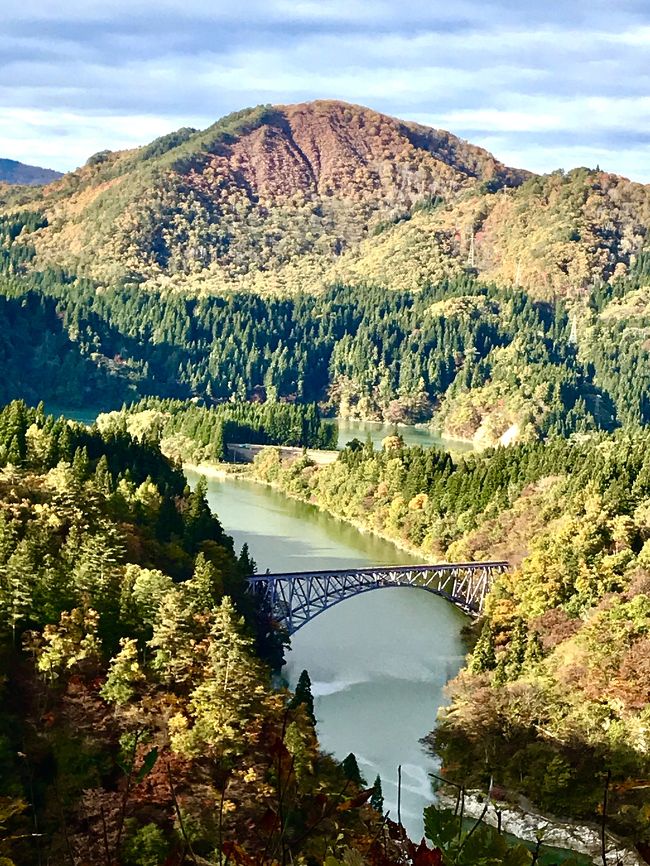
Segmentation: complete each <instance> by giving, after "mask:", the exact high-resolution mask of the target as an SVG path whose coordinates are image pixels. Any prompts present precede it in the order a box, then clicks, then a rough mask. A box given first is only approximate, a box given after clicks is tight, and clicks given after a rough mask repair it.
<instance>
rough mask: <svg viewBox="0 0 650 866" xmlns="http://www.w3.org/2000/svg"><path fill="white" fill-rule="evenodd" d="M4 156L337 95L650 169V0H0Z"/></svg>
mask: <svg viewBox="0 0 650 866" xmlns="http://www.w3.org/2000/svg"><path fill="white" fill-rule="evenodd" d="M0 69H1V70H2V72H1V74H0V157H9V158H13V159H20V160H22V161H24V162H29V163H35V164H38V165H45V166H48V167H52V168H58V169H60V170H66V169H71V168H74V167H75V166H77V165H80V164H81V163H83V162H85V160H86V159H87V157H88V156H89V155H90V154H91V153H94V152H95V151H97V150H103V149H104V148H111V149H118V148H122V147H131V146H135V145H138V144H144V143H146V142H147V141H150V140H151V139H153V138H155V137H156V136H158V135H161V134H163V133H165V132H169V131H170V130H172V129H176V128H178V127H179V126H196V127H204V126H207V125H208V124H210V123H212V122H213V121H214V120H216V119H217V118H218V117H220V116H221V115H223V114H226V113H228V112H229V111H233V110H236V109H239V108H243V107H245V106H248V105H256V104H258V103H266V102H273V103H278V102H280V103H288V102H301V101H304V100H308V99H315V98H337V99H344V100H347V101H349V102H355V103H360V104H362V105H368V106H370V107H372V108H375V109H377V110H380V111H384V112H386V113H389V114H394V115H396V116H398V117H402V118H406V119H412V120H417V121H419V122H421V123H426V124H429V125H431V126H436V127H441V128H443V129H448V130H450V131H451V132H454V133H456V134H457V135H460V136H462V137H463V138H467V139H469V140H470V141H472V142H475V143H477V144H481V145H483V146H484V147H487V148H488V149H489V150H491V151H492V152H493V153H494V154H495V155H496V156H498V157H499V158H500V159H502V160H503V161H504V162H506V163H508V164H510V165H515V166H519V167H524V168H529V169H531V170H533V171H551V170H553V169H555V168H560V167H562V168H571V167H572V166H576V165H588V166H595V165H596V164H599V165H600V166H601V168H605V169H607V170H610V171H615V172H618V173H620V174H624V175H626V176H628V177H631V178H633V179H635V180H639V181H643V182H647V183H650V160H649V159H648V153H649V145H650V0H608V2H603V0H572V2H571V0H567V2H562V3H560V2H556V0H548V2H539V0H536V2H530V0H528V2H526V0H494V2H492V0H445V2H441V0H320V2H315V0H295V2H290V0H239V2H233V0H228V2H222V0H183V2H180V0H155V2H153V0H102V2H96V0H57V2H49V0H4V3H2V4H0Z"/></svg>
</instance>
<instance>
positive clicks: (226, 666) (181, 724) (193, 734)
mask: <svg viewBox="0 0 650 866" xmlns="http://www.w3.org/2000/svg"><path fill="white" fill-rule="evenodd" d="M242 625H243V623H242V621H241V620H240V619H238V618H237V616H236V612H235V609H234V607H233V604H232V602H231V600H230V598H228V596H224V598H223V599H222V601H221V604H220V605H219V607H217V608H216V609H215V610H214V613H213V624H212V628H211V629H210V637H209V642H208V650H207V655H208V660H209V664H208V665H207V668H206V670H205V672H204V676H205V679H204V681H203V682H201V683H199V685H198V686H196V687H195V688H194V689H193V690H192V692H191V694H190V697H189V702H188V715H189V718H188V716H186V715H184V714H177V715H176V716H174V717H173V718H172V720H171V721H170V732H171V740H172V745H173V747H174V748H175V749H177V750H178V751H180V752H182V753H184V754H189V755H196V754H206V753H212V754H215V755H218V754H227V753H232V752H234V753H237V752H238V751H240V749H241V748H242V744H243V740H244V734H245V730H246V725H247V723H248V722H249V721H250V720H251V718H252V717H253V716H254V715H255V714H256V712H257V710H258V706H259V701H260V699H261V698H262V697H263V695H264V693H265V689H264V685H263V679H262V677H261V671H260V669H259V664H258V663H257V662H256V660H255V658H254V656H253V642H252V640H251V639H250V638H248V637H246V636H244V634H243V632H242Z"/></svg>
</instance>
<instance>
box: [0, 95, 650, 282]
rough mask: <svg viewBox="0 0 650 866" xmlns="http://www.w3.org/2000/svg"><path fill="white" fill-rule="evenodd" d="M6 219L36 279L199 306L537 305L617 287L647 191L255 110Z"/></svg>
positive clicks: (326, 111)
mask: <svg viewBox="0 0 650 866" xmlns="http://www.w3.org/2000/svg"><path fill="white" fill-rule="evenodd" d="M4 199H5V201H4V209H5V210H13V209H16V207H17V206H20V207H28V208H30V209H36V210H40V211H42V212H43V213H44V214H45V215H46V217H47V219H48V222H49V225H48V227H47V228H45V229H42V230H40V231H39V232H38V233H37V234H36V235H34V236H33V237H31V238H30V243H33V244H34V245H35V246H36V249H37V253H38V259H37V261H40V262H41V263H47V262H56V263H58V264H64V265H67V266H68V267H72V268H74V269H78V270H81V271H82V272H85V273H89V274H91V275H93V276H95V277H97V278H99V279H100V280H102V281H106V282H114V281H116V280H120V279H126V280H129V281H135V282H137V283H143V282H144V283H147V284H149V285H167V284H171V285H173V286H176V287H178V286H183V287H186V288H190V289H195V290H197V291H199V290H201V291H203V290H207V291H219V290H223V289H227V288H248V289H259V290H262V291H269V290H276V291H277V290H280V291H292V290H298V289H302V290H316V289H318V288H320V287H322V286H324V285H327V284H328V283H332V282H334V281H344V282H350V283H367V282H371V283H375V284H379V285H383V286H385V287H386V288H400V289H414V288H418V287H419V286H421V285H423V284H425V283H427V282H430V281H436V280H439V279H441V278H443V277H445V276H450V275H455V274H458V273H462V272H463V271H465V270H467V269H471V270H474V271H476V272H479V273H481V274H482V275H483V276H484V277H485V278H487V279H494V280H496V281H499V282H501V283H504V284H506V285H513V284H518V285H521V286H523V287H527V288H529V289H530V290H531V291H533V292H534V293H536V294H538V295H546V296H549V295H550V294H554V293H560V294H570V293H572V292H579V291H580V290H581V289H582V288H584V287H586V286H587V285H590V284H591V283H593V281H594V280H596V279H609V278H610V277H611V276H613V275H614V274H620V273H624V272H625V270H626V269H627V267H628V265H629V263H630V260H631V258H632V257H633V256H634V254H635V253H636V252H637V251H638V249H639V248H640V247H641V246H642V245H643V242H644V238H645V233H646V229H647V226H648V224H649V223H650V194H649V190H648V187H645V186H642V185H640V184H633V183H630V182H629V181H627V180H625V179H623V178H618V177H615V176H612V175H607V174H605V173H603V172H596V171H588V170H587V169H577V170H575V171H573V172H570V173H569V174H566V175H565V174H563V173H556V174H553V175H548V176H545V177H536V176H533V175H531V174H529V173H528V172H525V171H521V170H517V169H512V168H508V167H507V166H505V165H503V164H502V163H500V162H499V161H498V160H497V159H495V158H494V157H493V156H492V155H491V154H489V153H488V152H487V151H485V150H483V149H481V148H479V147H475V146H473V145H471V144H468V143H467V142H465V141H463V140H461V139H459V138H456V137H455V136H453V135H451V134H450V133H448V132H444V131H441V130H435V129H431V128H428V127H424V126H420V125H417V124H413V123H407V122H403V121H400V120H397V119H395V118H392V117H388V116H386V115H382V114H379V113H377V112H375V111H372V110H370V109H367V108H362V107H359V106H354V105H347V104H345V103H341V102H334V101H318V102H313V103H303V104H299V105H288V106H275V107H260V108H257V109H247V110H245V111H242V112H238V113H237V114H235V115H230V116H228V117H226V118H224V119H222V120H221V121H219V122H218V123H216V124H214V125H213V126H212V127H209V128H208V129H206V130H203V131H196V130H191V129H183V130H179V131H178V132H176V133H171V134H170V135H168V136H164V137H163V138H161V139H158V140H157V141H155V142H152V143H151V144H150V145H148V146H147V147H143V148H139V149H137V150H134V151H125V152H122V153H111V152H108V151H107V152H103V153H99V154H96V155H95V156H93V157H91V159H90V160H89V161H88V163H87V164H86V165H85V166H84V167H83V168H81V169H79V170H78V171H76V172H73V173H71V174H69V175H66V176H65V177H64V178H63V179H62V180H60V181H59V182H58V183H55V184H53V185H51V186H48V187H47V188H45V189H44V190H42V191H39V192H37V193H34V194H32V195H31V196H29V195H24V194H23V195H22V196H21V198H18V197H17V196H16V195H15V194H12V193H10V192H9V193H6V194H5V196H4Z"/></svg>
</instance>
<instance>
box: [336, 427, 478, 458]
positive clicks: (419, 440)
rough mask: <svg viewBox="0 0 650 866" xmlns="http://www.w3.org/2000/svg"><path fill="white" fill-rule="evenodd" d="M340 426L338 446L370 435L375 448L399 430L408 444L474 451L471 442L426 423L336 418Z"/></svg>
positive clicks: (455, 450) (362, 439)
mask: <svg viewBox="0 0 650 866" xmlns="http://www.w3.org/2000/svg"><path fill="white" fill-rule="evenodd" d="M334 420H335V421H336V423H337V425H338V428H339V438H338V447H339V448H344V447H345V444H346V442H349V441H350V439H361V441H362V442H365V440H366V437H367V436H370V438H371V439H372V442H373V444H374V446H375V448H380V447H381V442H382V439H385V437H386V436H391V435H392V434H393V433H395V432H397V433H399V435H400V436H401V437H402V439H403V440H404V442H405V443H406V444H407V445H420V447H422V448H431V447H432V446H436V447H437V448H442V449H443V450H444V451H453V452H456V453H459V454H462V453H465V452H468V451H473V450H474V446H473V445H472V443H471V442H466V441H464V440H462V439H448V438H447V437H445V436H441V435H440V434H439V433H434V431H433V430H432V429H431V428H430V427H427V426H425V425H418V426H416V427H412V426H408V425H406V424H398V425H395V424H384V423H383V421H354V420H350V419H343V418H335V419H334Z"/></svg>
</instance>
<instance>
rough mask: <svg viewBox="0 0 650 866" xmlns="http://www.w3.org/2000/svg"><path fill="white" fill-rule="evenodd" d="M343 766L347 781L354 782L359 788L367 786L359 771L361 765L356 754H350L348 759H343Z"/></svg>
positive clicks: (347, 756)
mask: <svg viewBox="0 0 650 866" xmlns="http://www.w3.org/2000/svg"><path fill="white" fill-rule="evenodd" d="M341 766H342V767H343V772H344V773H345V777H346V779H349V780H350V781H351V782H354V784H355V785H358V786H359V788H363V787H364V786H365V784H366V782H365V779H364V778H363V776H362V775H361V770H359V764H358V763H357V758H356V755H355V754H354V752H350V754H349V755H346V757H345V758H343V760H342V762H341Z"/></svg>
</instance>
